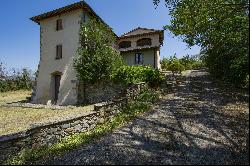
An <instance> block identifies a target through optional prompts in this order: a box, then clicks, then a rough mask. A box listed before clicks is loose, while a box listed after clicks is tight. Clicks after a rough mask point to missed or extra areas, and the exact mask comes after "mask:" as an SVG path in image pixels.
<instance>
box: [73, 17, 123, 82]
mask: <svg viewBox="0 0 250 166" xmlns="http://www.w3.org/2000/svg"><path fill="white" fill-rule="evenodd" d="M114 43H115V35H114V34H113V32H112V31H111V30H110V29H109V28H108V27H107V26H106V25H104V24H103V23H101V22H100V21H99V20H97V19H95V18H90V19H89V20H88V22H87V23H83V24H82V25H81V29H80V47H79V48H78V56H77V58H76V59H75V62H74V67H75V70H76V71H77V76H78V78H79V80H81V81H84V82H85V83H96V82H97V81H99V80H102V79H109V78H110V76H111V73H112V71H113V70H114V68H117V67H118V66H121V65H122V64H123V62H122V58H121V56H120V54H119V53H118V52H117V51H116V50H115V49H114V48H113V47H112V46H113V45H114Z"/></svg>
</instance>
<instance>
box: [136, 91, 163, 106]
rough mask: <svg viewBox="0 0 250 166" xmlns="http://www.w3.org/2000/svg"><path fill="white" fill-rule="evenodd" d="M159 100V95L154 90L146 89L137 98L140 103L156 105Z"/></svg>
mask: <svg viewBox="0 0 250 166" xmlns="http://www.w3.org/2000/svg"><path fill="white" fill-rule="evenodd" d="M158 99H159V93H157V92H156V91H155V90H153V89H144V90H142V91H141V92H140V94H139V95H138V97H137V98H136V100H137V101H139V102H151V103H155V102H156V101H157V100H158Z"/></svg>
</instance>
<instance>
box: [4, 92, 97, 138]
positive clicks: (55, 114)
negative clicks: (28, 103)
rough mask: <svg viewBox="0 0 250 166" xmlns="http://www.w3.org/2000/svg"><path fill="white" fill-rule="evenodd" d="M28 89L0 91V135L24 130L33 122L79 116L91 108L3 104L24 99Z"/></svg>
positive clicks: (28, 93) (91, 107)
mask: <svg viewBox="0 0 250 166" xmlns="http://www.w3.org/2000/svg"><path fill="white" fill-rule="evenodd" d="M30 94H31V92H30V91H24V90H20V91H14V92H4V93H0V126H1V127H0V135H6V134H11V133H15V132H20V131H23V130H26V129H28V128H29V127H30V125H31V124H34V123H46V122H53V121H55V120H61V119H65V118H67V117H72V116H80V115H82V114H86V112H88V111H91V110H93V106H92V105H91V106H85V107H77V108H72V109H68V110H52V109H45V108H44V109H33V108H21V107H11V108H7V107H4V106H3V105H4V104H6V103H10V102H16V101H21V100H25V99H26V97H28V96H30Z"/></svg>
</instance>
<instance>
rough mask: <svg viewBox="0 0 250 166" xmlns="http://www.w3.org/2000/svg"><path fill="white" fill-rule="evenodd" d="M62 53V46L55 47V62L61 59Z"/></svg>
mask: <svg viewBox="0 0 250 166" xmlns="http://www.w3.org/2000/svg"><path fill="white" fill-rule="evenodd" d="M62 51H63V48H62V44H58V45H56V60H60V59H62V56H63V52H62Z"/></svg>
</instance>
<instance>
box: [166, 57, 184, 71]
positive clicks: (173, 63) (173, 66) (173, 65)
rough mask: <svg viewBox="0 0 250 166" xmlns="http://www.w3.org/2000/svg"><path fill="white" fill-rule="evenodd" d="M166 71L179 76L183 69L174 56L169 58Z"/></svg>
mask: <svg viewBox="0 0 250 166" xmlns="http://www.w3.org/2000/svg"><path fill="white" fill-rule="evenodd" d="M168 69H169V70H170V71H172V73H173V75H174V74H177V73H179V74H181V72H182V71H183V70H184V69H185V67H184V66H183V65H182V64H181V63H180V61H179V60H178V59H177V58H176V56H173V57H172V56H171V57H170V60H169V64H168Z"/></svg>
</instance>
